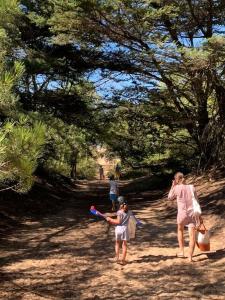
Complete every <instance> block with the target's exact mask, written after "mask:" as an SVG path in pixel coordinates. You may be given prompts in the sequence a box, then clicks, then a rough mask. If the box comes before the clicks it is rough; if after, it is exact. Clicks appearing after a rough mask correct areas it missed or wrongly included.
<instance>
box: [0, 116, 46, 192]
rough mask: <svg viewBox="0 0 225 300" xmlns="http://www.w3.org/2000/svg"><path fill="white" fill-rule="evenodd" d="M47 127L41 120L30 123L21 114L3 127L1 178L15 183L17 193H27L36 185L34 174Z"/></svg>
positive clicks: (40, 155) (41, 153)
mask: <svg viewBox="0 0 225 300" xmlns="http://www.w3.org/2000/svg"><path fill="white" fill-rule="evenodd" d="M45 131H46V127H45V126H44V125H43V124H42V123H41V122H34V124H29V123H28V120H27V118H24V117H21V118H20V120H19V121H18V122H16V123H12V122H7V123H6V124H5V125H4V126H3V127H2V128H1V140H0V149H1V150H2V156H1V158H2V168H1V172H2V175H3V176H2V178H1V180H2V181H11V182H14V183H15V187H14V189H15V190H17V191H18V192H27V191H28V190H29V189H30V188H31V186H32V184H33V180H34V178H33V173H34V171H35V169H36V167H37V165H38V160H39V159H40V158H41V157H42V155H43V146H44V144H45V142H46V139H45Z"/></svg>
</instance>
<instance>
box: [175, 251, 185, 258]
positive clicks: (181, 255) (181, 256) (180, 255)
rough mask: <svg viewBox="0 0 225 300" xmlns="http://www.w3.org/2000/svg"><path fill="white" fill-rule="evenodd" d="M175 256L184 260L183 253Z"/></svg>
mask: <svg viewBox="0 0 225 300" xmlns="http://www.w3.org/2000/svg"><path fill="white" fill-rule="evenodd" d="M176 256H177V257H179V258H185V256H184V253H182V252H180V253H177V254H176Z"/></svg>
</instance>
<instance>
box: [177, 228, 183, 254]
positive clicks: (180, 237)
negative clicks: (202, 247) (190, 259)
mask: <svg viewBox="0 0 225 300" xmlns="http://www.w3.org/2000/svg"><path fill="white" fill-rule="evenodd" d="M177 239H178V243H179V249H180V250H179V254H180V255H184V225H183V224H177Z"/></svg>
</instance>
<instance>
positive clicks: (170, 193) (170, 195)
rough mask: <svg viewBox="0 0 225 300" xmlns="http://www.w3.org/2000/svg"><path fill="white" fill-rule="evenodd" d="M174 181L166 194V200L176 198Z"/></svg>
mask: <svg viewBox="0 0 225 300" xmlns="http://www.w3.org/2000/svg"><path fill="white" fill-rule="evenodd" d="M175 186H176V184H175V181H173V183H172V186H171V188H170V191H169V194H168V199H169V200H173V199H175V198H176V194H175Z"/></svg>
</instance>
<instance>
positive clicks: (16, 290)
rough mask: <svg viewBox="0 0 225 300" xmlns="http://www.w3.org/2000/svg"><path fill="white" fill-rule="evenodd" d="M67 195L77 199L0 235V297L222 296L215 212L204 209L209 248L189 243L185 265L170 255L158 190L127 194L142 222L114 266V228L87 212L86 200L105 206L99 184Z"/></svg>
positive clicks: (170, 229) (223, 272) (224, 259)
mask: <svg viewBox="0 0 225 300" xmlns="http://www.w3.org/2000/svg"><path fill="white" fill-rule="evenodd" d="M209 192H210V191H208V190H207V188H205V190H204V193H205V194H204V195H205V196H207V195H208V194H209ZM74 193H79V201H78V200H77V199H74V198H73V197H71V198H70V199H68V201H65V207H64V209H62V210H61V211H60V212H58V213H57V214H54V215H49V216H45V217H43V218H41V217H40V219H39V220H35V221H34V220H27V221H25V222H24V224H23V226H22V227H21V228H18V229H15V230H14V231H13V232H11V234H10V235H7V236H5V237H3V238H2V241H1V246H0V254H1V257H0V258H1V260H0V261H1V263H0V266H1V271H0V276H1V285H0V299H4V300H6V299H10V300H44V299H46V300H47V299H53V300H67V299H74V300H75V299H76V300H79V299H80V300H84V299H86V300H87V299H93V300H94V299H95V300H97V299H131V300H134V299H140V300H142V299H143V300H145V299H168V300H174V299H187V300H189V299H204V300H207V299H214V300H220V299H221V300H222V299H225V284H224V283H225V244H224V241H225V232H224V219H223V218H222V217H221V216H219V215H218V214H217V213H216V212H215V210H213V211H210V207H206V209H207V214H206V216H205V222H206V225H207V226H208V227H213V228H214V229H213V236H212V238H211V251H210V252H209V253H202V252H200V251H199V250H198V249H196V251H195V257H194V260H195V263H192V264H190V263H188V262H187V260H186V259H182V258H177V257H176V251H177V249H176V246H177V240H176V224H175V219H176V211H175V209H174V208H170V207H167V205H166V198H163V197H162V193H160V192H159V193H158V192H157V191H154V192H149V193H147V192H146V193H141V194H135V193H134V194H132V193H131V194H130V195H128V196H129V198H130V199H131V201H130V203H131V204H130V206H131V209H132V210H133V211H134V212H135V213H136V215H137V217H138V218H139V219H140V220H142V221H143V223H144V225H143V226H142V228H140V229H138V232H137V237H136V239H135V240H134V241H132V242H130V244H129V249H128V257H127V258H128V264H127V265H125V266H121V265H118V264H116V263H114V262H112V258H113V256H114V242H113V240H114V228H113V227H112V226H110V227H109V226H108V224H107V223H106V222H105V221H103V220H97V219H95V218H93V217H92V216H90V215H89V214H88V207H89V205H90V203H91V202H94V201H96V202H97V203H98V207H100V208H101V209H103V210H106V209H107V210H108V211H109V204H108V202H107V199H106V198H107V186H106V183H98V182H93V183H89V184H81V185H80V186H77V190H74ZM207 193H208V194H207ZM221 197H222V196H221ZM223 197H224V196H223ZM223 201H224V200H223ZM105 203H107V204H106V205H105ZM186 236H187V232H186ZM186 246H187V243H186ZM186 250H187V248H186Z"/></svg>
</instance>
